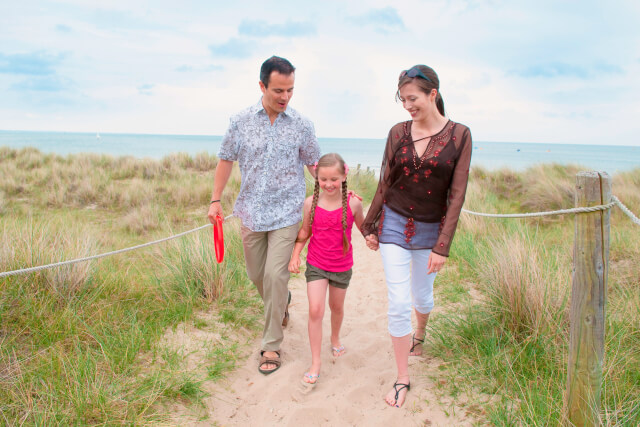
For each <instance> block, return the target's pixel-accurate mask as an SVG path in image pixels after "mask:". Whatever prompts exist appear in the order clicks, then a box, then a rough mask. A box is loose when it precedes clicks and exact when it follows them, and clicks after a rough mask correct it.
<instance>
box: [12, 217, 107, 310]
mask: <svg viewBox="0 0 640 427" xmlns="http://www.w3.org/2000/svg"><path fill="white" fill-rule="evenodd" d="M0 236H1V239H2V241H3V242H11V244H9V245H6V244H5V245H2V249H0V255H1V256H0V270H2V271H7V270H17V269H21V268H27V267H36V266H39V265H46V264H51V263H54V262H58V261H66V260H72V259H76V258H83V257H86V256H89V255H93V254H95V253H96V252H97V250H98V248H99V244H98V240H97V239H96V238H95V237H93V236H92V233H91V232H90V231H89V230H88V229H85V228H82V227H77V226H76V225H74V224H73V222H72V221H71V220H69V221H68V222H67V221H64V220H62V221H61V220H59V219H55V220H53V221H51V220H50V221H43V220H35V219H34V218H29V219H27V221H26V222H24V221H20V220H7V221H3V223H2V228H1V229H0ZM92 271H93V264H92V263H91V262H81V263H75V264H69V265H64V266H61V267H58V268H50V269H44V270H40V271H37V272H35V273H32V275H33V276H34V277H35V280H34V281H32V282H31V283H32V285H36V284H38V283H42V284H44V285H46V286H47V287H49V288H50V290H51V291H52V293H53V295H56V296H58V298H59V299H60V300H61V301H64V302H69V301H70V300H71V298H73V297H74V296H75V295H76V294H77V293H78V292H80V291H81V289H82V287H83V286H84V285H85V284H86V283H88V282H89V280H90V278H91V274H92ZM38 278H43V279H44V280H38Z"/></svg>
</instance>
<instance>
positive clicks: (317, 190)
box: [309, 172, 320, 225]
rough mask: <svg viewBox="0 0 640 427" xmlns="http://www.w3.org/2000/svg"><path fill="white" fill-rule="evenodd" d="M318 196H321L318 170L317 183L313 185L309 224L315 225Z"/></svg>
mask: <svg viewBox="0 0 640 427" xmlns="http://www.w3.org/2000/svg"><path fill="white" fill-rule="evenodd" d="M318 196H320V182H319V181H318V174H317V172H316V184H315V186H314V187H313V201H312V202H311V212H310V218H309V225H313V217H314V216H315V214H316V206H318Z"/></svg>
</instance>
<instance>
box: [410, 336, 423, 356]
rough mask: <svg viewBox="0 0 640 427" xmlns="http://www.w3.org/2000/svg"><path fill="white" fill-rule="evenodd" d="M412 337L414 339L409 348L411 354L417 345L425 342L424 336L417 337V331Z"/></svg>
mask: <svg viewBox="0 0 640 427" xmlns="http://www.w3.org/2000/svg"><path fill="white" fill-rule="evenodd" d="M411 339H412V340H413V341H411V348H410V349H409V354H411V353H413V350H415V349H416V347H418V346H420V345H422V344H424V337H423V338H422V339H420V338H416V333H415V332H414V333H413V336H412V337H411ZM416 341H418V342H416Z"/></svg>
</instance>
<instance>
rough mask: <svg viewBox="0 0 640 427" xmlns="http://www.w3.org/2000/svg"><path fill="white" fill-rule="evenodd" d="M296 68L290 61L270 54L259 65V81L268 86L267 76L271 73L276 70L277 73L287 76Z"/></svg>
mask: <svg viewBox="0 0 640 427" xmlns="http://www.w3.org/2000/svg"><path fill="white" fill-rule="evenodd" d="M295 70H296V67H294V66H293V65H291V62H289V61H287V60H286V59H284V58H280V57H279V56H275V55H274V56H272V57H271V58H269V59H267V60H266V61H264V62H263V63H262V67H260V81H261V82H262V84H263V85H264V87H267V86H269V77H270V76H271V73H272V72H274V71H277V72H278V73H280V74H282V75H285V76H288V75H289V74H291V73H293V72H294V71H295Z"/></svg>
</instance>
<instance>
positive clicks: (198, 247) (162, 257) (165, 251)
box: [156, 221, 244, 302]
mask: <svg viewBox="0 0 640 427" xmlns="http://www.w3.org/2000/svg"><path fill="white" fill-rule="evenodd" d="M224 228H225V237H224V243H225V252H226V253H227V255H226V257H225V260H224V262H223V263H221V264H218V262H217V261H216V256H215V251H214V247H213V235H212V231H211V229H207V231H206V232H205V231H203V232H201V233H192V234H189V235H187V236H185V237H184V238H182V239H179V240H173V241H172V243H170V244H168V245H166V246H163V247H160V248H159V252H158V253H157V255H156V259H157V261H158V263H160V265H162V266H163V267H164V268H165V269H166V272H167V274H166V276H164V277H163V279H162V280H165V281H167V282H166V283H169V284H170V285H171V286H172V287H173V288H174V289H175V290H176V291H177V292H179V293H181V294H182V295H185V296H188V297H189V298H195V297H198V296H200V297H204V298H205V299H206V300H207V301H208V302H212V301H214V300H215V299H216V298H218V297H219V296H220V295H221V294H222V293H223V291H224V288H225V284H231V283H235V282H237V281H238V280H239V279H240V280H241V275H242V272H243V271H244V268H243V265H242V264H241V259H238V254H241V253H242V243H241V241H240V238H239V232H238V225H237V223H236V224H235V225H234V224H233V221H227V222H226V223H225V227H224Z"/></svg>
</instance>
